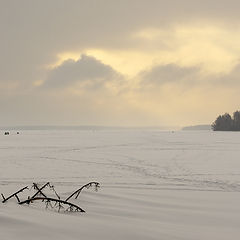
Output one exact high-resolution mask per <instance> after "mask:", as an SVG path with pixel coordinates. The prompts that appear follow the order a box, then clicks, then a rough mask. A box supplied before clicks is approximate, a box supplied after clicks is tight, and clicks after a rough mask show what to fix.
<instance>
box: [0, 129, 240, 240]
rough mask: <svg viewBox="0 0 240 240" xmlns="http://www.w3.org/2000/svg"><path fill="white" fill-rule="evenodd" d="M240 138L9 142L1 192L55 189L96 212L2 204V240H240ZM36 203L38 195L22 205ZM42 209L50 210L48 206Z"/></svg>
mask: <svg viewBox="0 0 240 240" xmlns="http://www.w3.org/2000/svg"><path fill="white" fill-rule="evenodd" d="M239 156H240V133H237V132H211V131H187V132H185V131H175V132H171V131H159V130H157V129H156V130H154V129H122V130H121V129H102V130H101V129H94V128H93V129H92V130H91V129H86V130H77V131H74V130H66V131H64V130H62V131H61V130H52V131H50V130H49V131H47V130H41V131H40V130H39V131H36V130H35V131H34V130H29V131H28V130H24V131H20V134H19V135H17V134H16V131H11V132H10V135H9V136H4V135H3V133H1V134H0V192H1V193H4V195H5V196H7V195H9V194H11V193H12V192H14V191H16V190H18V189H20V188H22V187H24V186H26V185H28V186H31V184H32V183H33V182H39V183H45V182H47V181H50V182H51V183H53V184H54V186H55V189H56V190H57V191H58V193H59V194H60V195H61V197H62V198H66V197H67V196H68V195H69V194H71V193H72V192H73V191H74V190H76V189H77V188H79V187H80V186H81V185H83V184H85V183H87V182H89V181H98V182H100V184H101V188H100V190H99V191H98V192H94V191H93V190H92V189H86V190H84V191H83V192H82V193H81V195H80V198H79V199H78V200H74V201H75V203H77V204H78V205H79V206H80V207H82V208H83V209H84V210H85V211H86V213H67V214H65V213H57V212H55V211H51V210H45V208H44V206H43V205H41V204H31V205H30V206H20V205H18V204H17V203H16V199H11V200H10V201H8V202H7V203H4V204H2V203H0V239H1V240H12V239H20V240H21V239H24V240H28V239H34V240H35V239H37V240H38V239H60V240H61V239H64V240H65V239H69V240H71V239H98V240H101V239H104V240H106V239H134V240H135V239H137V240H142V239H145V240H148V239H158V240H159V239H163V240H168V239H171V240H172V239H182V240H188V239H189V240H190V239H191V240H196V239H199V240H200V239H201V240H202V239H209V240H215V239H216V240H226V239H228V240H231V239H234V240H236V239H238V237H239V235H240V228H239V226H240V225H239V224H240V158H239ZM24 194H25V195H31V194H30V193H29V192H28V190H27V191H26V192H25V193H23V194H22V195H21V194H20V195H19V196H20V198H21V197H22V198H23V197H24V196H25V195H24ZM41 206H42V207H41Z"/></svg>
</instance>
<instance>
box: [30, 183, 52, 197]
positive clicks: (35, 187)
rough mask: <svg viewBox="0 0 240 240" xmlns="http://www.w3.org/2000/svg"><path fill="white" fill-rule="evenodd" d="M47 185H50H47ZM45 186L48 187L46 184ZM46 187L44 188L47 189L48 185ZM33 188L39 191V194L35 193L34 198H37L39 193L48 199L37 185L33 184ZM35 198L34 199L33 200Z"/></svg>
mask: <svg viewBox="0 0 240 240" xmlns="http://www.w3.org/2000/svg"><path fill="white" fill-rule="evenodd" d="M47 184H49V183H47ZM45 185H46V184H45ZM45 185H44V186H43V187H46V186H47V185H46V186H45ZM33 187H34V189H37V193H35V194H34V196H33V197H35V196H36V195H37V194H39V193H40V194H41V195H43V196H44V197H47V196H46V195H45V194H44V193H43V192H42V189H40V188H39V187H38V185H37V184H36V183H33ZM33 197H32V198H33Z"/></svg>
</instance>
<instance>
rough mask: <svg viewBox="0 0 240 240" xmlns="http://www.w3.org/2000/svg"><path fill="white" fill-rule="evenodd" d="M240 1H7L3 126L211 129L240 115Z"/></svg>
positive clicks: (2, 11) (1, 22)
mask: <svg viewBox="0 0 240 240" xmlns="http://www.w3.org/2000/svg"><path fill="white" fill-rule="evenodd" d="M239 11H240V1H233V0H229V1H223V0H222V1H221V0H211V1H210V0H202V1H194V0H172V1H171V0H169V1H165V0H164V1H163V0H85V1H83V0H65V1H64V0H51V1H50V0H39V1H32V0H21V1H19V0H0V36H1V37H0V90H1V94H0V110H1V117H0V125H1V126H4V125H85V124H87V125H111V126H114V125H117V126H162V125H167V126H170V125H178V126H184V125H193V124H205V123H212V122H213V121H214V120H215V118H216V117H217V115H219V114H222V113H225V112H229V113H232V112H233V111H235V110H237V109H240V104H239V96H240V62H239V60H240V44H239V43H240V15H239Z"/></svg>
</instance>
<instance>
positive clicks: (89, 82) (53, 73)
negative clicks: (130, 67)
mask: <svg viewBox="0 0 240 240" xmlns="http://www.w3.org/2000/svg"><path fill="white" fill-rule="evenodd" d="M120 78H121V76H120V74H119V73H117V72H116V71H114V69H113V68H111V67H110V66H108V65H106V64H103V63H102V62H100V61H98V60H97V59H95V58H94V57H91V56H87V55H82V56H81V58H79V59H78V60H77V61H74V60H72V59H69V60H66V61H64V62H63V63H62V64H61V65H60V66H57V67H56V68H54V69H52V70H50V71H49V74H48V76H47V79H46V81H45V82H44V83H43V85H42V87H44V88H66V87H73V86H75V85H76V84H79V85H81V86H84V87H88V88H99V87H102V86H103V85H104V84H105V83H106V82H108V81H110V82H111V81H114V80H117V79H119V80H120Z"/></svg>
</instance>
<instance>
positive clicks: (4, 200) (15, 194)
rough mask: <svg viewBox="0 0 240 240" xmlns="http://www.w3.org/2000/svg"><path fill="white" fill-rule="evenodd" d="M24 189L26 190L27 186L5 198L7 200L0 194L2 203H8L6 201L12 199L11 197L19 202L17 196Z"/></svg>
mask: <svg viewBox="0 0 240 240" xmlns="http://www.w3.org/2000/svg"><path fill="white" fill-rule="evenodd" d="M25 189H28V186H26V187H24V188H22V189H20V190H18V191H17V192H15V193H13V194H12V195H10V196H9V197H7V198H5V197H4V195H3V194H2V193H1V195H2V198H3V201H2V203H5V202H6V201H8V200H9V199H10V198H12V197H16V199H17V200H18V202H20V199H19V197H18V194H19V193H20V192H23V191H24V190H25Z"/></svg>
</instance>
